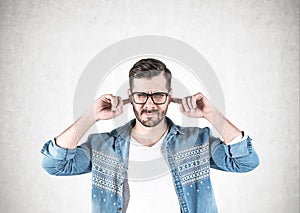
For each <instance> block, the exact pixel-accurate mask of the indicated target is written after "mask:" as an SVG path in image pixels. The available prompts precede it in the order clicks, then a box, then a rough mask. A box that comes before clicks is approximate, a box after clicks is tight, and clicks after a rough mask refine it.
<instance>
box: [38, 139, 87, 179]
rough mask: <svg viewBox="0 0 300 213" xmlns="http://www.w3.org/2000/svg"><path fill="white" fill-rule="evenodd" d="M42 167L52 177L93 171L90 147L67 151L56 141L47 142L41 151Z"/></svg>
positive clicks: (79, 147)
mask: <svg viewBox="0 0 300 213" xmlns="http://www.w3.org/2000/svg"><path fill="white" fill-rule="evenodd" d="M41 153H42V154H43V155H44V158H43V161H42V167H43V168H44V169H45V170H46V171H47V172H48V173H49V174H51V175H56V176H69V175H79V174H84V173H88V172H90V171H91V154H90V153H91V150H90V149H89V148H88V146H85V147H81V146H78V147H77V148H75V149H65V148H61V147H59V146H57V145H56V143H55V139H54V140H50V141H48V142H46V143H45V144H44V146H43V148H42V150H41Z"/></svg>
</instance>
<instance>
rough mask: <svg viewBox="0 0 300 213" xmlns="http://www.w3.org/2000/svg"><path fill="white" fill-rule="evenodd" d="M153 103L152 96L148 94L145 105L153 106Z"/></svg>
mask: <svg viewBox="0 0 300 213" xmlns="http://www.w3.org/2000/svg"><path fill="white" fill-rule="evenodd" d="M153 105H155V104H154V103H153V100H152V97H151V96H149V97H148V100H147V101H146V103H145V106H152V107H153Z"/></svg>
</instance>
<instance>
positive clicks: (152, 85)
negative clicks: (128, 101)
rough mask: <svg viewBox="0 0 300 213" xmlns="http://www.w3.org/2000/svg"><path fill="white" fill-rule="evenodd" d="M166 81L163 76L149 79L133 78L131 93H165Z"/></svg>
mask: <svg viewBox="0 0 300 213" xmlns="http://www.w3.org/2000/svg"><path fill="white" fill-rule="evenodd" d="M166 84H167V80H166V78H165V77H164V76H163V75H159V76H155V77H153V78H151V79H147V78H135V79H133V87H132V88H131V89H132V91H133V92H158V91H159V92H166V91H167V88H166Z"/></svg>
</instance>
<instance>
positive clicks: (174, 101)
mask: <svg viewBox="0 0 300 213" xmlns="http://www.w3.org/2000/svg"><path fill="white" fill-rule="evenodd" d="M171 102H173V103H176V104H181V103H182V99H181V98H172V99H171Z"/></svg>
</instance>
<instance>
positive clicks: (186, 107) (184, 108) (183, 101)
mask: <svg viewBox="0 0 300 213" xmlns="http://www.w3.org/2000/svg"><path fill="white" fill-rule="evenodd" d="M187 98H188V97H185V98H183V99H182V104H181V105H182V107H183V111H184V112H189V111H190V107H189V105H188V104H187Z"/></svg>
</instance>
